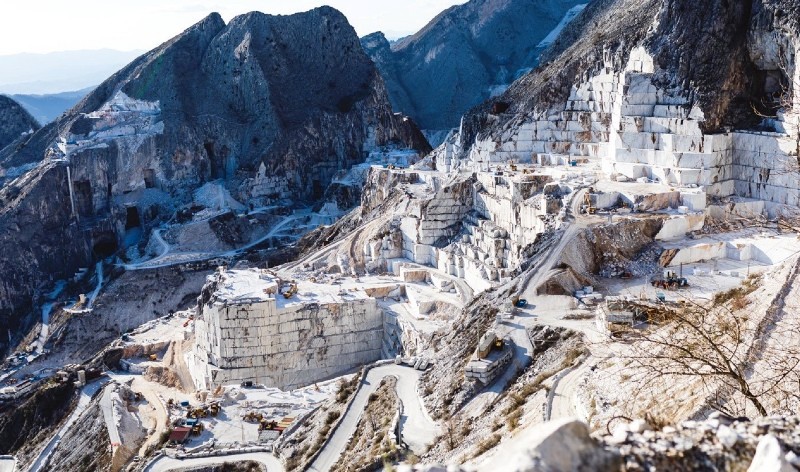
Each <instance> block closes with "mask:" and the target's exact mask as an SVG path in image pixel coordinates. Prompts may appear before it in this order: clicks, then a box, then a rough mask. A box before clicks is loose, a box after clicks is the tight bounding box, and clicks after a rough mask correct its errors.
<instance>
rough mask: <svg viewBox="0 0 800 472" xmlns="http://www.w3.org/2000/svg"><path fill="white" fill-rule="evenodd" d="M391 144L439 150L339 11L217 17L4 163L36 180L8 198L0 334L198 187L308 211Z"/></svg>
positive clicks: (2, 218) (135, 65) (11, 185)
mask: <svg viewBox="0 0 800 472" xmlns="http://www.w3.org/2000/svg"><path fill="white" fill-rule="evenodd" d="M390 143H391V144H395V145H397V146H399V147H416V149H418V150H419V151H421V152H423V153H424V152H427V151H428V150H429V149H430V148H429V147H428V145H427V142H426V141H425V139H424V137H423V136H422V135H421V133H420V132H419V130H418V129H416V127H415V126H414V125H413V123H412V122H411V121H410V120H408V119H406V118H404V117H402V116H399V115H395V114H394V113H393V112H392V109H391V106H390V104H389V100H388V98H387V96H386V92H385V89H384V85H383V81H382V80H381V78H380V75H379V73H378V71H377V69H376V68H375V66H374V64H373V63H372V62H371V61H370V59H369V57H367V55H366V54H365V53H364V52H363V50H362V48H361V46H360V44H359V39H358V37H357V36H356V34H355V31H354V30H353V29H352V27H351V26H350V25H349V24H348V23H347V20H346V19H345V17H344V16H343V15H342V14H341V13H339V12H338V11H336V10H334V9H332V8H329V7H321V8H317V9H315V10H312V11H309V12H306V13H299V14H296V15H290V16H270V15H265V14H262V13H257V12H253V13H248V14H245V15H241V16H238V17H236V18H234V19H233V20H231V22H230V23H229V24H228V25H226V24H225V23H224V22H223V21H222V18H221V17H220V16H219V15H218V14H212V15H209V16H208V17H207V18H205V19H203V20H202V21H200V22H199V23H197V24H196V25H194V26H192V27H191V28H189V29H187V30H186V31H185V32H183V33H182V34H180V35H178V36H176V37H175V38H173V39H171V40H170V41H168V42H166V43H164V44H162V45H161V46H159V47H158V48H156V49H154V50H153V51H151V52H148V53H146V54H144V55H142V56H141V57H139V58H138V59H136V60H135V61H134V62H132V63H131V64H130V65H128V66H127V67H125V68H123V69H122V70H120V71H119V72H118V73H116V74H115V75H113V76H112V77H111V78H109V79H108V80H107V81H105V82H104V83H103V84H101V85H100V86H98V87H97V89H95V90H94V91H93V92H92V93H90V94H89V95H87V96H86V97H85V98H84V99H83V100H82V101H81V102H80V103H79V104H78V105H76V106H75V107H74V108H73V109H72V110H70V111H68V112H66V113H65V114H64V115H62V116H61V117H60V118H59V119H58V120H56V121H55V122H53V123H51V124H49V125H47V126H45V127H44V128H42V129H40V130H39V131H37V132H36V133H34V134H32V135H30V136H28V137H27V139H26V140H25V141H24V142H22V143H19V144H18V145H17V146H15V147H14V149H9V148H6V149H5V150H3V151H0V169H6V170H8V169H11V168H20V167H23V168H25V169H28V168H30V170H28V171H27V172H26V173H24V174H22V175H21V176H19V177H17V178H13V179H8V182H6V183H5V185H4V186H3V187H2V189H0V251H2V253H3V254H4V256H5V257H4V258H3V259H2V261H0V270H2V271H3V273H4V274H6V276H4V277H3V278H2V280H0V332H6V330H7V329H9V328H11V329H12V332H13V330H14V328H16V327H18V326H19V318H20V316H21V315H23V314H25V313H29V312H30V310H31V308H32V307H34V306H35V305H36V304H37V302H38V300H39V294H40V293H42V290H44V289H45V286H46V285H47V284H48V283H49V282H51V281H52V280H57V279H62V278H66V277H70V276H71V275H72V274H73V273H74V272H75V271H76V270H77V269H78V268H79V267H87V266H88V265H89V264H91V263H92V261H94V260H96V259H97V258H100V257H106V256H108V255H109V254H112V253H114V252H115V251H116V249H117V248H118V247H119V246H120V245H121V243H122V241H123V237H124V234H125V232H126V231H127V230H130V229H131V228H134V227H140V226H141V227H143V228H144V229H148V228H151V227H153V226H154V225H155V224H157V223H158V222H160V221H163V220H164V219H166V218H169V217H171V216H172V215H173V214H174V212H175V210H176V209H177V208H178V207H179V206H180V205H181V204H184V203H187V202H188V201H191V195H192V191H193V190H194V189H196V188H198V187H199V186H201V185H203V184H204V183H205V182H208V181H210V180H218V179H221V180H222V181H223V182H224V184H225V187H226V188H227V189H228V190H229V191H230V193H231V194H232V195H234V197H235V198H238V199H239V200H240V201H244V202H251V201H254V202H257V204H269V203H271V202H277V201H284V202H285V201H287V200H291V201H294V202H303V201H305V202H311V201H315V200H317V199H319V198H321V197H322V196H323V194H324V192H325V188H326V187H327V185H328V184H329V183H330V181H331V179H332V178H333V177H334V176H335V175H336V174H337V172H339V171H341V170H343V169H348V168H349V167H350V166H352V165H354V164H356V163H360V162H362V161H363V159H364V158H365V156H366V154H367V153H368V152H369V151H370V150H372V149H374V148H376V147H377V146H380V145H384V144H390ZM2 338H3V340H5V339H6V336H3V337H2ZM3 349H4V346H3V345H2V344H1V343H0V351H2V350H3Z"/></svg>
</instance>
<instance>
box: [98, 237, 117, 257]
mask: <svg viewBox="0 0 800 472" xmlns="http://www.w3.org/2000/svg"><path fill="white" fill-rule="evenodd" d="M117 248H118V246H117V238H116V237H115V236H114V235H113V234H111V233H103V234H101V235H99V236H97V237H96V238H95V240H94V244H93V245H92V252H93V253H94V256H95V257H96V258H98V259H105V258H106V257H109V256H112V255H114V253H115V252H117Z"/></svg>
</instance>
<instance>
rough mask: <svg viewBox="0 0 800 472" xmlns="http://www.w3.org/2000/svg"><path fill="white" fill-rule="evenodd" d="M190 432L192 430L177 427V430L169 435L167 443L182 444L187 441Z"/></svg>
mask: <svg viewBox="0 0 800 472" xmlns="http://www.w3.org/2000/svg"><path fill="white" fill-rule="evenodd" d="M191 432H192V428H187V427H185V426H178V427H177V428H175V429H173V430H172V432H171V433H169V441H170V442H175V443H178V444H183V443H185V442H186V440H187V439H189V434H190V433H191Z"/></svg>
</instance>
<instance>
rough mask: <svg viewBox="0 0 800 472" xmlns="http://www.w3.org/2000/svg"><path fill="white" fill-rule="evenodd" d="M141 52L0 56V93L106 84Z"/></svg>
mask: <svg viewBox="0 0 800 472" xmlns="http://www.w3.org/2000/svg"><path fill="white" fill-rule="evenodd" d="M142 52H143V51H115V50H112V49H98V50H84V51H61V52H53V53H49V54H28V53H23V54H12V55H8V56H0V93H4V94H52V93H61V92H66V91H70V90H81V89H85V88H86V87H90V86H94V85H97V84H99V83H100V82H102V81H104V80H105V79H107V78H108V77H109V76H110V75H111V74H113V73H114V72H116V71H118V70H119V69H121V68H122V67H124V66H125V65H127V64H128V63H129V62H131V61H132V60H133V59H135V58H136V57H137V56H139V55H140V54H142Z"/></svg>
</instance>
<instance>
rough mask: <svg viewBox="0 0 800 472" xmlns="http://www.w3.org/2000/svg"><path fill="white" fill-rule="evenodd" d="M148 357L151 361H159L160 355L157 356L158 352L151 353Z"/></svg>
mask: <svg viewBox="0 0 800 472" xmlns="http://www.w3.org/2000/svg"><path fill="white" fill-rule="evenodd" d="M148 358H149V359H150V360H151V361H157V360H158V356H157V355H156V354H150V355H149V356H148Z"/></svg>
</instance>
